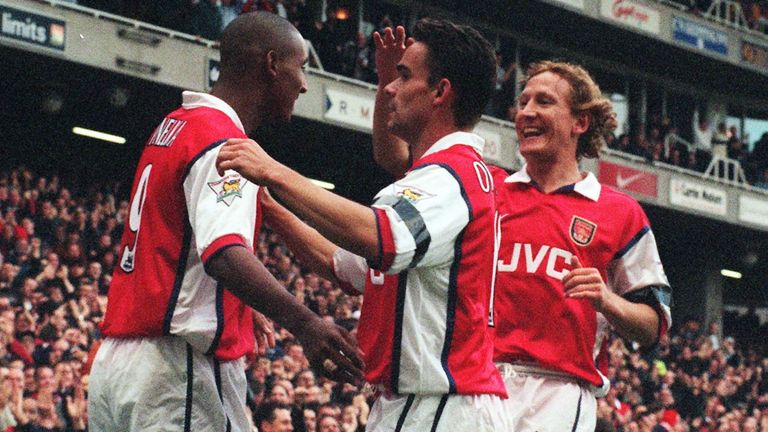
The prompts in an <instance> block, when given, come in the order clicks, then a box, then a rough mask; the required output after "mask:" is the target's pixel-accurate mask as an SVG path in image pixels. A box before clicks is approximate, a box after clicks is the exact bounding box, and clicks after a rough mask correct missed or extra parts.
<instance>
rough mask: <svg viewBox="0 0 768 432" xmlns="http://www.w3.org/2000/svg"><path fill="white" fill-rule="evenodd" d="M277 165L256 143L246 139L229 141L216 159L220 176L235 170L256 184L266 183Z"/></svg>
mask: <svg viewBox="0 0 768 432" xmlns="http://www.w3.org/2000/svg"><path fill="white" fill-rule="evenodd" d="M275 163H276V162H275V160H274V159H272V158H271V157H270V156H269V155H268V154H267V152H265V151H264V149H263V148H261V146H260V145H259V144H258V143H257V142H256V141H254V140H252V139H245V138H230V139H228V140H227V142H226V143H225V144H224V145H223V146H221V148H220V149H219V154H218V156H217V157H216V169H217V170H218V172H219V175H221V176H223V175H224V173H225V172H226V171H227V170H235V171H237V172H238V173H240V175H242V176H243V177H245V178H246V179H248V180H250V181H251V182H253V183H256V184H263V183H264V181H265V180H266V175H267V174H268V173H269V172H270V171H269V170H270V168H271V167H272V166H273V165H274V164H275Z"/></svg>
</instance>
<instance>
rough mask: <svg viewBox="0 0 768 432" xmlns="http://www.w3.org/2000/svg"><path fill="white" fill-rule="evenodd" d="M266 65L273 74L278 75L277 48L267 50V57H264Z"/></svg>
mask: <svg viewBox="0 0 768 432" xmlns="http://www.w3.org/2000/svg"><path fill="white" fill-rule="evenodd" d="M264 65H265V67H266V69H267V72H268V73H269V74H270V75H271V76H276V75H277V52H275V50H269V51H267V54H266V57H265V58H264Z"/></svg>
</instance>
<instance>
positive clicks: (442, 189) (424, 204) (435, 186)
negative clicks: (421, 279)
mask: <svg viewBox="0 0 768 432" xmlns="http://www.w3.org/2000/svg"><path fill="white" fill-rule="evenodd" d="M373 208H374V213H375V214H376V218H377V222H378V226H379V230H380V232H379V236H380V241H381V244H382V245H383V247H382V256H383V257H385V259H382V262H381V263H371V267H373V268H376V269H378V270H382V271H384V272H386V273H390V274H394V273H399V272H401V271H403V270H406V269H408V268H415V267H421V266H436V265H440V264H442V263H446V262H448V261H449V260H450V259H451V258H452V257H453V254H454V250H453V249H454V244H455V241H456V238H457V236H458V235H459V233H460V232H461V231H462V230H463V229H464V228H465V227H466V225H467V223H468V222H469V220H470V215H471V209H470V205H469V202H468V200H467V199H466V198H465V197H464V196H463V194H462V187H461V184H460V179H459V178H458V176H456V175H455V174H454V173H453V172H452V171H450V170H449V169H448V168H446V167H444V166H443V165H438V164H433V165H425V166H423V167H420V168H418V169H416V170H414V171H411V172H410V173H408V174H407V175H406V176H405V177H404V178H403V179H401V180H399V181H397V182H395V183H394V184H392V185H390V186H388V187H387V188H385V189H384V190H382V191H381V192H380V193H379V194H378V195H377V197H376V201H375V202H374V204H373ZM390 257H391V259H388V258H390ZM377 264H378V265H377Z"/></svg>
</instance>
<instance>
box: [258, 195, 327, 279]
mask: <svg viewBox="0 0 768 432" xmlns="http://www.w3.org/2000/svg"><path fill="white" fill-rule="evenodd" d="M261 208H262V211H263V215H264V222H265V223H266V224H267V225H269V227H270V228H272V230H273V231H275V232H276V233H277V234H279V235H280V238H282V239H283V241H284V242H285V244H286V245H287V246H288V249H290V250H291V252H293V253H294V254H295V255H296V256H297V257H298V258H299V260H301V262H302V263H303V264H304V265H306V266H307V267H309V268H310V269H312V271H314V272H315V273H317V274H318V275H320V276H322V277H324V278H326V279H330V280H333V279H335V278H336V276H335V275H334V274H333V266H332V262H333V254H334V253H335V252H336V250H337V249H338V248H339V247H338V246H336V245H335V244H334V243H333V242H331V241H330V240H328V239H326V238H325V237H323V236H322V235H320V233H319V232H317V230H315V229H314V228H312V227H311V226H309V225H307V224H306V223H304V221H302V220H301V219H299V218H298V216H296V215H295V214H293V213H291V212H290V211H289V210H288V209H287V208H285V207H283V206H282V205H280V204H279V203H278V202H277V201H275V199H274V198H273V197H272V196H271V195H270V194H269V192H268V191H267V189H266V188H263V189H262V195H261Z"/></svg>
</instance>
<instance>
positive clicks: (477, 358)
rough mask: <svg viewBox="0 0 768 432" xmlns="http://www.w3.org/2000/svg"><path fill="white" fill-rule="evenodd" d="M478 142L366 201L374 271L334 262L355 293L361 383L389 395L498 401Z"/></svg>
mask: <svg viewBox="0 0 768 432" xmlns="http://www.w3.org/2000/svg"><path fill="white" fill-rule="evenodd" d="M482 148H483V140H482V138H480V137H478V136H477V135H474V134H470V133H464V132H456V133H453V134H450V135H447V136H445V137H443V138H442V139H440V140H439V141H437V142H436V143H435V144H433V145H432V147H430V149H429V150H428V151H427V153H425V154H424V156H423V157H422V158H420V159H419V160H418V161H416V162H415V163H414V165H413V166H412V167H411V169H410V170H409V171H408V173H406V175H405V177H404V178H402V179H401V180H398V181H397V182H395V183H394V184H392V185H390V186H387V187H386V188H384V189H383V190H382V191H381V192H379V193H378V194H377V195H376V198H375V201H374V204H373V211H374V212H375V214H376V219H377V223H378V225H379V238H380V244H381V248H382V250H381V254H380V256H381V257H382V259H381V262H378V263H370V268H369V265H367V263H365V262H364V260H363V259H362V258H360V257H357V256H355V255H352V254H350V253H348V252H339V253H337V254H336V255H335V257H334V268H335V271H336V274H337V275H338V277H339V279H340V280H342V281H346V282H348V283H350V284H352V285H353V286H354V287H355V288H356V289H357V290H358V291H364V292H365V300H364V302H363V307H362V311H361V314H360V321H359V326H358V341H359V344H360V348H361V349H362V350H363V352H364V353H365V359H364V360H365V367H366V370H365V372H366V379H367V380H368V381H369V382H370V383H372V384H377V385H380V386H383V387H384V388H385V389H386V390H387V391H390V392H392V393H396V394H406V393H408V394H419V395H427V394H435V395H437V394H465V395H469V394H494V395H499V396H506V391H505V389H504V383H503V382H502V379H501V376H500V375H499V374H498V371H497V370H496V368H495V366H494V364H493V360H492V354H493V344H492V340H491V337H490V334H489V331H488V323H487V318H488V300H489V289H490V284H491V278H492V274H493V261H494V258H493V234H494V230H493V222H494V215H495V204H494V191H493V179H492V176H491V175H490V172H489V170H488V168H487V166H486V165H485V163H483V160H482V156H481V155H482Z"/></svg>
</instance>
